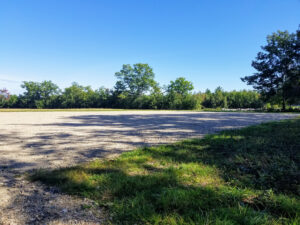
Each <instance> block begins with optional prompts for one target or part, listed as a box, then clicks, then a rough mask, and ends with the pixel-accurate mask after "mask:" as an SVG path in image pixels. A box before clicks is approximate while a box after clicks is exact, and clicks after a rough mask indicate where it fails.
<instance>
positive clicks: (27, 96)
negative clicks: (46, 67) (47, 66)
mask: <svg viewBox="0 0 300 225" xmlns="http://www.w3.org/2000/svg"><path fill="white" fill-rule="evenodd" d="M21 87H22V88H25V92H24V94H23V95H21V96H20V99H21V101H22V105H23V107H26V108H48V107H51V105H52V101H53V100H54V98H55V97H56V96H57V95H59V94H60V89H59V88H58V86H57V85H56V84H54V83H52V81H43V82H41V83H39V82H33V81H24V82H23V84H22V85H21Z"/></svg>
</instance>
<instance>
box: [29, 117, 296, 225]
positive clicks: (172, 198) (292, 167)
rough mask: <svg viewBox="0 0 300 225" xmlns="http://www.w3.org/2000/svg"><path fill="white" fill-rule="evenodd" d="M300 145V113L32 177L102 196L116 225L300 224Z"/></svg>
mask: <svg viewBox="0 0 300 225" xmlns="http://www.w3.org/2000/svg"><path fill="white" fill-rule="evenodd" d="M299 143H300V120H299V119H298V120H287V121H282V122H272V123H266V124H262V125H258V126H253V127H249V128H244V129H241V130H231V131H224V132H221V133H219V134H214V135H209V136H206V137H205V138H203V139H193V140H187V141H183V142H179V143H175V144H171V145H162V146H156V147H147V148H143V149H138V150H135V151H132V152H128V153H124V154H122V155H121V156H120V157H118V158H116V159H113V160H102V161H94V162H90V163H88V164H83V165H80V166H77V167H73V168H65V169H59V170H54V171H50V172H49V171H38V172H37V173H36V174H35V175H33V176H32V177H31V179H32V180H39V181H42V182H44V183H47V184H50V185H55V186H58V187H60V188H61V190H62V191H64V192H67V193H69V194H75V195H80V196H83V197H88V198H91V199H94V200H96V201H97V202H98V203H99V205H100V206H102V207H107V208H108V209H109V210H110V212H111V215H112V218H113V223H116V224H133V223H141V224H145V223H149V224H210V223H212V224H282V223H294V224H297V223H298V222H299V214H298V213H299V211H300V201H299V192H298V191H299V180H300V177H299V164H300V162H299V159H300V157H299V149H300V146H299Z"/></svg>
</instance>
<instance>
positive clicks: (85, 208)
mask: <svg viewBox="0 0 300 225" xmlns="http://www.w3.org/2000/svg"><path fill="white" fill-rule="evenodd" d="M295 116H298V115H296V114H279V113H274V114H273V113H266V114H264V113H228V112H226V113H213V112H187V111H184V112H183V111H181V112H180V111H103V112H101V111H99V112H0V224H101V223H103V221H104V218H105V216H104V214H105V213H104V212H103V211H102V210H101V209H100V208H99V207H97V206H96V205H95V203H94V202H92V201H90V200H87V199H80V198H74V197H71V196H68V195H64V194H61V193H59V191H58V190H55V189H53V188H52V189H51V188H47V187H45V186H43V185H41V184H39V183H29V182H28V181H26V180H25V179H24V176H23V175H22V174H23V173H25V172H30V171H31V170H33V169H38V168H58V167H61V166H71V165H74V164H76V163H79V162H85V161H88V160H92V159H94V158H99V157H112V156H116V155H118V154H120V153H121V152H123V151H127V150H131V149H134V148H136V147H138V146H142V145H156V144H163V143H170V142H174V141H177V140H181V139H185V138H191V137H202V136H203V135H205V134H207V133H213V132H217V131H219V130H223V129H232V128H240V127H244V126H248V125H251V124H257V123H261V122H265V121H272V120H280V119H288V118H292V117H295Z"/></svg>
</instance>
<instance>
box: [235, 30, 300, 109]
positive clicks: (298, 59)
mask: <svg viewBox="0 0 300 225" xmlns="http://www.w3.org/2000/svg"><path fill="white" fill-rule="evenodd" d="M299 39H300V31H299V30H298V31H297V32H296V34H295V33H289V32H287V31H284V32H282V31H278V32H277V33H273V34H272V35H269V36H268V37H267V44H266V45H265V46H262V50H263V51H261V52H259V53H258V54H257V56H256V59H255V60H254V61H253V62H252V66H253V67H254V68H255V69H256V71H257V72H256V73H254V74H253V75H251V76H246V77H244V78H241V79H242V81H244V82H247V84H248V85H252V86H253V87H254V89H256V90H258V91H259V92H260V93H261V94H262V96H263V97H264V98H265V99H266V100H272V101H275V102H278V101H280V102H281V103H282V108H283V109H285V107H286V102H290V103H291V102H294V101H296V100H297V99H299V98H300V95H299V94H300V91H299V89H300V72H299V71H300V44H299Z"/></svg>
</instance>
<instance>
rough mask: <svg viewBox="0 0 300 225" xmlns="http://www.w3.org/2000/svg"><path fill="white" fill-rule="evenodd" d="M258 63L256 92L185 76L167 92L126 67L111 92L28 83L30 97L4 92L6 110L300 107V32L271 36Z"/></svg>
mask: <svg viewBox="0 0 300 225" xmlns="http://www.w3.org/2000/svg"><path fill="white" fill-rule="evenodd" d="M261 48H262V51H261V52H258V54H257V57H256V58H255V60H254V61H253V62H252V66H253V67H254V68H255V69H256V72H255V73H254V74H252V75H250V76H245V77H243V78H241V79H242V81H244V82H246V83H247V84H248V85H252V86H253V88H254V90H253V91H251V90H250V91H249V90H242V91H224V90H223V89H222V88H221V87H217V88H216V89H215V90H214V91H210V90H206V91H205V92H193V90H194V86H193V84H192V82H190V81H188V80H186V79H185V78H184V77H179V78H177V79H176V80H174V81H171V82H170V83H169V84H168V85H166V86H164V87H161V86H160V85H159V84H158V83H157V82H156V81H155V79H154V78H155V75H154V72H153V69H152V68H151V67H150V66H149V65H148V64H143V63H137V64H134V65H129V64H126V65H123V66H122V69H121V70H120V71H119V72H116V73H115V77H116V78H117V82H116V84H115V86H114V87H113V88H111V89H108V88H105V87H100V88H99V89H96V90H93V89H92V88H91V87H90V86H82V85H80V84H78V83H73V84H72V85H71V86H70V87H67V88H65V89H64V90H62V89H60V88H59V87H58V86H57V85H56V84H54V83H53V82H52V81H43V82H32V81H24V82H23V83H22V85H21V87H22V88H23V89H24V93H23V94H20V95H19V96H17V95H10V94H9V92H8V91H7V90H6V89H2V90H0V107H2V108H122V109H201V108H254V109H258V108H262V107H266V108H279V107H281V108H282V110H286V108H287V106H290V105H292V104H296V105H297V104H300V30H299V29H298V30H297V31H296V32H295V33H289V32H287V31H284V32H282V31H278V32H275V33H273V34H272V35H269V36H267V44H266V45H265V46H262V47H261Z"/></svg>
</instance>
